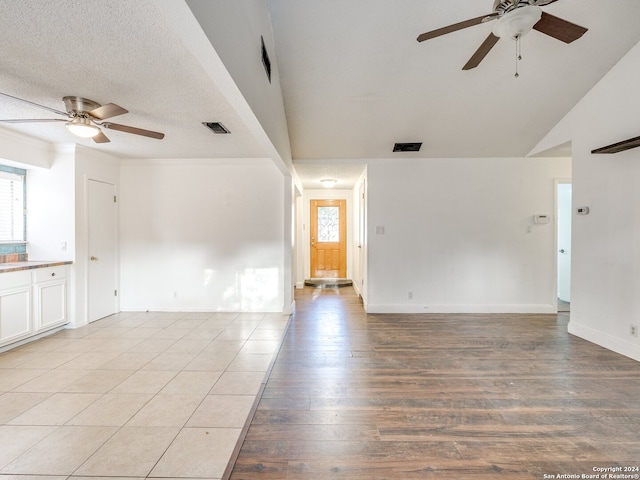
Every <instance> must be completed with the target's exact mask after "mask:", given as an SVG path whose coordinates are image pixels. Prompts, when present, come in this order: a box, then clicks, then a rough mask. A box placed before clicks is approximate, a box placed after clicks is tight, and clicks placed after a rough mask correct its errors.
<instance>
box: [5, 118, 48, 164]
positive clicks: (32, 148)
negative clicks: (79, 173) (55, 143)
mask: <svg viewBox="0 0 640 480" xmlns="http://www.w3.org/2000/svg"><path fill="white" fill-rule="evenodd" d="M53 156H54V151H53V148H52V145H51V144H49V143H47V142H44V141H42V140H37V139H35V138H32V137H29V136H27V135H23V134H21V133H18V132H13V131H11V130H7V129H4V128H1V127H0V159H1V160H2V161H3V163H7V162H6V161H9V163H11V164H12V165H16V166H19V167H20V168H29V167H30V166H34V167H42V168H49V167H50V166H51V162H52V161H53Z"/></svg>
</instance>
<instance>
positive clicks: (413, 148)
mask: <svg viewBox="0 0 640 480" xmlns="http://www.w3.org/2000/svg"><path fill="white" fill-rule="evenodd" d="M420 147H422V142H414V143H396V144H395V145H394V146H393V151H394V152H419V151H420Z"/></svg>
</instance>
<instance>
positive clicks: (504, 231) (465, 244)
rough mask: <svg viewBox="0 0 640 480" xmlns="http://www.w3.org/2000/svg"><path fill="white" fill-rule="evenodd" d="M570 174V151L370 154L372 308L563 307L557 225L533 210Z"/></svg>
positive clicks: (542, 210)
mask: <svg viewBox="0 0 640 480" xmlns="http://www.w3.org/2000/svg"><path fill="white" fill-rule="evenodd" d="M570 176H571V160H570V159H566V158H535V159H527V158H499V159H477V158H473V159H392V160H384V159H381V160H371V161H369V164H368V168H367V184H368V187H367V192H368V193H367V195H368V202H367V207H368V220H367V221H368V226H367V241H368V265H367V268H368V274H367V281H368V292H367V293H368V298H367V299H366V302H365V306H366V308H367V311H369V312H547V313H552V312H554V311H555V290H556V285H555V284H556V271H555V238H554V236H555V232H554V225H553V223H549V224H547V225H534V223H533V215H534V214H548V215H551V216H552V217H555V214H554V196H555V193H554V189H555V186H554V179H555V178H569V177H570ZM379 227H381V228H383V229H384V234H381V233H376V232H378V231H379ZM409 292H412V294H413V299H409Z"/></svg>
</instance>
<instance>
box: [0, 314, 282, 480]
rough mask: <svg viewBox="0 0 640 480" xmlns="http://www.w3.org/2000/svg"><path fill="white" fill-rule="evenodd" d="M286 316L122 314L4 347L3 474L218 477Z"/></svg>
mask: <svg viewBox="0 0 640 480" xmlns="http://www.w3.org/2000/svg"><path fill="white" fill-rule="evenodd" d="M288 318H289V317H288V316H287V315H281V314H230V313H168V312H155V313H154V312H151V313H119V314H117V315H112V316H110V317H107V318H105V319H102V320H99V321H97V322H94V323H92V324H90V325H88V326H86V327H82V328H79V329H74V330H71V329H67V330H63V331H60V332H58V333H56V334H54V335H51V336H49V337H47V338H44V339H41V340H38V341H35V342H32V343H29V344H27V345H24V346H21V347H18V348H15V349H13V350H10V351H8V352H5V353H2V354H0V480H9V479H16V480H27V479H29V478H30V476H36V475H37V476H38V477H37V478H38V479H39V480H48V479H51V480H54V479H55V480H62V479H65V478H71V479H72V480H84V479H85V478H89V477H90V478H92V479H93V480H96V478H97V477H130V478H145V477H152V478H153V477H163V478H168V477H169V478H207V479H217V478H221V477H222V474H223V472H224V470H225V468H226V466H227V463H228V461H229V459H230V457H231V455H232V452H233V449H234V447H235V445H236V442H237V441H238V439H239V436H240V433H241V430H242V427H243V426H244V424H245V422H246V420H247V418H248V416H249V414H250V410H251V407H252V405H253V402H254V400H255V397H256V395H257V394H258V391H259V389H260V386H261V384H262V383H263V381H264V380H265V378H264V377H265V372H266V371H267V369H268V367H269V365H270V362H271V360H272V358H273V356H274V353H275V352H276V350H277V348H278V345H279V344H280V339H281V337H282V335H283V333H284V329H285V327H286V325H287V321H288Z"/></svg>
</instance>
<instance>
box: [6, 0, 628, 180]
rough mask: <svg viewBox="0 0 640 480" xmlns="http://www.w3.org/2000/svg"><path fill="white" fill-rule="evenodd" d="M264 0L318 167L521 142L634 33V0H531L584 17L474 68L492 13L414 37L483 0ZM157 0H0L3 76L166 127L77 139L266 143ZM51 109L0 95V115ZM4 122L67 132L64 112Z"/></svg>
mask: <svg viewBox="0 0 640 480" xmlns="http://www.w3.org/2000/svg"><path fill="white" fill-rule="evenodd" d="M172 1H178V0H172ZM190 1H198V0H190ZM202 1H204V0H202ZM211 1H214V2H216V1H218V2H224V1H228V0H211ZM234 1H255V0H234ZM266 2H267V6H268V9H269V13H270V16H271V22H272V25H273V34H274V38H275V55H274V56H275V59H274V61H275V62H276V63H277V66H278V69H279V74H280V83H281V86H282V90H283V96H284V107H285V112H286V116H287V123H288V129H289V137H290V142H291V148H292V155H293V159H294V164H295V162H296V161H298V162H299V165H300V171H301V172H302V173H304V175H302V176H303V177H304V178H303V180H305V178H306V177H307V175H309V176H312V175H317V170H316V171H315V173H313V172H314V168H313V165H316V164H318V165H321V169H324V170H327V169H328V168H329V167H327V164H329V165H334V166H332V167H330V169H331V171H332V172H334V173H335V176H339V171H338V168H337V167H336V166H335V165H338V166H339V164H340V163H341V162H345V163H347V164H351V163H361V162H362V161H363V159H371V158H389V157H392V156H394V155H398V154H393V153H392V151H391V150H392V148H393V144H394V143H395V142H423V145H422V149H421V151H420V152H419V153H402V154H399V155H400V156H405V157H406V156H418V157H511V156H524V155H527V154H528V153H529V152H530V151H531V149H532V148H533V147H534V146H535V145H536V144H537V142H538V141H539V140H540V139H541V138H542V137H543V136H544V135H545V134H546V133H547V132H548V131H549V130H550V129H551V128H552V127H553V126H554V125H555V124H556V123H557V122H558V121H559V120H560V119H561V118H562V117H563V116H564V115H565V114H566V113H567V112H568V111H569V110H570V109H571V108H572V106H573V105H575V103H576V102H577V101H578V100H579V99H580V98H582V96H583V95H584V94H585V93H586V92H587V91H589V89H591V88H592V87H593V86H594V85H595V84H596V83H597V82H598V81H599V80H600V79H601V78H602V76H603V75H604V74H605V73H606V72H607V71H608V70H609V69H610V68H611V67H612V66H613V65H614V64H615V63H616V62H617V61H618V60H619V59H620V58H621V57H622V56H623V55H624V54H625V53H626V52H628V51H629V49H630V48H631V47H633V46H634V45H635V44H636V43H637V42H638V41H640V28H639V27H638V25H640V2H639V1H638V0H615V1H602V0H558V1H556V2H554V3H552V4H550V5H546V6H544V7H542V8H543V10H544V11H545V12H548V13H550V14H553V15H555V16H558V17H561V18H563V19H566V20H569V21H571V22H573V23H576V24H579V25H582V26H584V27H587V28H588V29H589V30H588V32H587V33H586V34H585V35H584V36H583V37H582V38H580V39H579V40H577V41H575V42H574V43H571V44H568V45H567V44H564V43H562V42H560V41H558V40H555V39H553V38H551V37H549V36H547V35H544V34H542V33H540V32H537V31H533V32H531V33H530V34H529V35H527V36H525V37H524V38H523V41H522V56H523V59H522V60H521V61H520V62H519V65H518V70H519V74H520V76H519V78H514V70H515V63H516V62H515V44H514V42H512V41H510V40H505V39H502V40H500V41H499V42H498V44H497V45H496V46H495V47H494V48H493V49H492V50H491V52H490V53H489V54H488V55H487V57H486V58H485V59H484V61H483V62H482V63H481V64H480V65H479V67H478V68H475V69H473V70H469V71H462V66H463V65H464V64H465V63H466V61H467V60H468V59H469V57H470V56H471V55H472V54H473V53H474V51H475V50H476V49H477V48H478V46H479V45H480V44H481V43H482V41H483V40H484V39H485V38H486V37H487V35H488V34H489V32H490V31H491V28H492V25H491V22H490V23H487V24H480V25H476V26H473V27H470V28H467V29H464V30H460V31H457V32H454V33H450V34H447V35H444V36H442V37H438V38H434V39H431V40H428V41H426V42H422V43H418V42H417V41H416V37H417V36H418V35H419V34H420V33H423V32H426V31H429V30H434V29H436V28H439V27H443V26H446V25H449V24H452V23H456V22H460V21H463V20H467V19H470V18H474V17H477V16H480V15H483V14H488V13H490V12H491V10H492V1H491V0H446V1H442V0H402V1H398V0H323V1H317V0H266ZM162 3H165V2H162V1H160V0H136V1H135V2H132V1H128V0H119V1H115V0H114V1H108V2H106V1H103V0H52V1H48V2H43V1H41V0H20V1H15V0H0V12H1V16H0V24H1V27H2V28H0V51H1V52H2V54H1V55H2V57H1V58H2V68H0V91H1V92H4V93H8V94H10V95H14V96H17V97H20V98H24V99H28V100H31V101H33V102H36V103H39V104H42V105H46V106H49V107H51V108H55V109H60V110H64V105H63V103H62V97H63V96H65V95H77V96H82V97H86V98H90V99H93V100H95V101H97V102H99V103H107V102H113V103H116V104H118V105H121V106H122V107H124V108H126V109H128V110H129V112H130V113H127V114H125V115H122V116H119V117H117V118H115V119H114V121H117V122H118V123H122V124H126V125H132V126H136V127H140V128H144V129H150V130H156V131H161V132H164V133H165V134H166V137H165V139H164V140H162V141H158V140H154V139H149V138H145V137H139V136H136V135H129V134H126V133H122V132H111V131H109V132H106V133H107V134H108V136H109V138H110V139H111V142H110V143H107V144H100V145H97V144H91V141H89V140H80V141H79V143H85V144H87V145H89V146H91V147H92V148H97V149H100V150H103V151H106V152H109V153H112V154H114V155H117V156H120V157H123V158H202V157H224V158H228V157H262V156H265V153H266V152H265V149H264V147H263V145H262V144H261V143H260V141H259V140H258V139H257V137H256V135H257V133H256V130H255V128H254V127H253V126H252V125H250V124H248V123H247V122H246V120H245V119H244V118H243V117H242V116H241V115H239V114H238V111H237V109H236V108H234V103H233V99H232V98H229V95H228V94H227V93H226V92H224V91H221V90H220V89H219V87H218V85H217V84H216V82H214V81H213V79H212V78H211V74H210V72H206V71H205V70H204V69H203V68H202V65H201V63H199V62H198V61H197V59H196V58H195V57H194V56H193V52H192V51H191V50H190V49H189V48H188V47H187V46H186V45H185V44H184V42H182V41H181V39H180V38H179V35H177V33H176V29H175V28H174V27H175V25H174V22H175V19H173V18H171V17H170V16H167V14H166V8H161V7H159V5H160V4H162ZM213 48H215V45H214V46H213ZM258 61H259V59H258ZM49 117H51V115H49V112H46V111H43V110H42V109H38V108H36V107H33V106H30V105H28V104H24V103H21V102H17V101H15V100H12V99H9V98H6V97H5V98H2V97H0V118H5V119H6V118H49ZM204 121H221V122H223V123H224V124H225V126H226V127H228V128H229V129H230V130H231V131H232V134H231V135H214V134H212V133H211V132H210V131H209V130H207V129H206V128H204V127H203V126H202V124H201V122H204ZM1 128H7V129H11V130H16V131H18V132H21V133H24V134H27V135H30V136H34V137H36V138H41V139H44V140H47V141H50V142H53V143H64V142H72V141H77V139H76V138H75V137H73V136H71V134H69V133H68V132H67V131H66V129H65V128H64V126H63V125H62V124H61V123H54V124H51V123H31V124H3V125H2V127H1ZM356 170H357V169H356ZM305 172H306V173H305ZM351 172H353V168H351Z"/></svg>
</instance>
